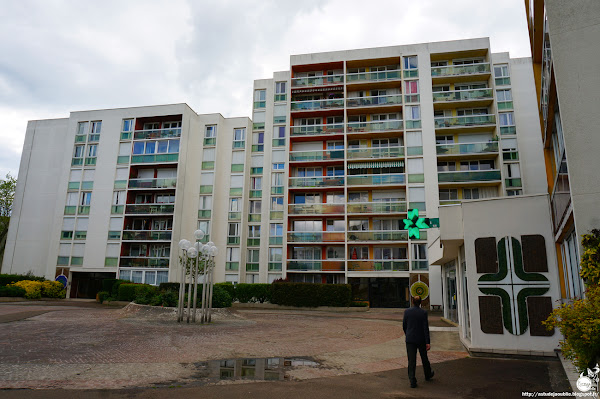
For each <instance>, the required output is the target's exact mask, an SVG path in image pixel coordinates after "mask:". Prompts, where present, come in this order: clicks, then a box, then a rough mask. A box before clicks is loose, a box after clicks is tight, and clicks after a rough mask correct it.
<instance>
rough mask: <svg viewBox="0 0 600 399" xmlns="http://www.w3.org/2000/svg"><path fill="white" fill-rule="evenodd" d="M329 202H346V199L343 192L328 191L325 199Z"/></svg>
mask: <svg viewBox="0 0 600 399" xmlns="http://www.w3.org/2000/svg"><path fill="white" fill-rule="evenodd" d="M325 200H326V201H327V203H328V204H343V203H344V202H346V201H345V200H344V194H343V193H327V197H326V199H325Z"/></svg>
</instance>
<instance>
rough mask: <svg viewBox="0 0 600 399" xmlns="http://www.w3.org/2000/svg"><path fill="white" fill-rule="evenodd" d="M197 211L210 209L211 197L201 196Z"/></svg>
mask: <svg viewBox="0 0 600 399" xmlns="http://www.w3.org/2000/svg"><path fill="white" fill-rule="evenodd" d="M198 209H205V210H209V209H212V196H210V195H201V196H200V203H199V205H198Z"/></svg>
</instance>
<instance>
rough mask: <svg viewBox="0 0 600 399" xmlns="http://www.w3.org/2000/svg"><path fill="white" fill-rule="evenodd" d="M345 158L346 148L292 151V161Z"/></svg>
mask: <svg viewBox="0 0 600 399" xmlns="http://www.w3.org/2000/svg"><path fill="white" fill-rule="evenodd" d="M335 160H340V161H343V160H344V150H322V151H290V162H312V161H335Z"/></svg>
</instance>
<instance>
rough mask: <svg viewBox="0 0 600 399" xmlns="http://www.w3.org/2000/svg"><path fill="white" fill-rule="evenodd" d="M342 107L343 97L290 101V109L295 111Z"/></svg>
mask: <svg viewBox="0 0 600 399" xmlns="http://www.w3.org/2000/svg"><path fill="white" fill-rule="evenodd" d="M336 108H344V99H343V98H334V99H331V100H309V101H292V104H291V110H292V112H295V111H320V110H325V109H336Z"/></svg>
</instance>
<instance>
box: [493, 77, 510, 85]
mask: <svg viewBox="0 0 600 399" xmlns="http://www.w3.org/2000/svg"><path fill="white" fill-rule="evenodd" d="M509 85H510V78H496V86H509Z"/></svg>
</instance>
